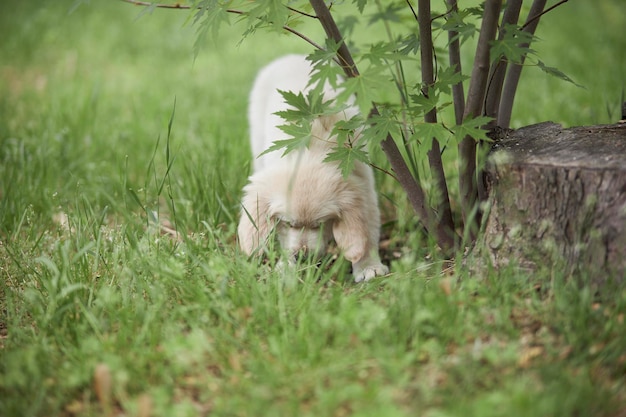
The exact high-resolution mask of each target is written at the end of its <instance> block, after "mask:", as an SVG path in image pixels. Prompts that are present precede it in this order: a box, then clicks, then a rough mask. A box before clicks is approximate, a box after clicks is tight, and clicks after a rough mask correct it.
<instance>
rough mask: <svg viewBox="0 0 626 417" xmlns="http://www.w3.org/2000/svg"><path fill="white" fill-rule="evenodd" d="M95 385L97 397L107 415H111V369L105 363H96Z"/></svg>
mask: <svg viewBox="0 0 626 417" xmlns="http://www.w3.org/2000/svg"><path fill="white" fill-rule="evenodd" d="M93 385H94V390H95V392H96V397H97V398H98V402H99V403H100V406H102V411H103V412H104V415H105V416H107V417H108V416H110V415H111V410H112V408H113V407H112V405H111V385H112V383H111V370H110V369H109V367H108V366H107V365H105V364H103V363H100V364H98V365H96V369H95V370H94V373H93Z"/></svg>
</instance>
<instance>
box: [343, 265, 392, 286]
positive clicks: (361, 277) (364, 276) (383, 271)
mask: <svg viewBox="0 0 626 417" xmlns="http://www.w3.org/2000/svg"><path fill="white" fill-rule="evenodd" d="M388 273H389V268H387V266H386V265H383V264H382V263H375V264H372V265H366V266H365V267H360V268H357V267H353V271H352V274H353V275H354V282H365V281H369V280H370V279H372V278H374V277H378V276H382V275H387V274H388Z"/></svg>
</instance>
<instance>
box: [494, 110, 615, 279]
mask: <svg viewBox="0 0 626 417" xmlns="http://www.w3.org/2000/svg"><path fill="white" fill-rule="evenodd" d="M498 136H499V137H498V138H496V139H495V144H494V147H493V150H492V152H491V154H490V157H489V158H488V163H487V167H486V183H487V189H488V191H489V203H490V204H489V205H488V214H487V217H486V223H485V231H484V239H485V245H484V248H485V249H486V250H487V252H488V254H489V257H490V259H491V262H492V263H493V265H495V266H496V267H500V266H503V265H508V264H510V263H511V262H514V263H515V264H517V265H520V266H522V267H524V268H529V269H530V270H535V269H537V268H540V267H543V266H549V267H556V268H559V269H558V270H562V271H563V272H564V273H565V274H567V275H571V274H575V275H576V276H579V277H581V278H583V279H585V280H588V281H591V282H592V283H595V284H599V285H603V284H605V283H606V282H607V281H609V280H610V281H617V282H624V278H625V277H626V124H616V125H602V126H589V127H575V128H569V129H563V128H562V127H561V126H560V125H558V124H555V123H550V122H547V123H541V124H538V125H533V126H528V127H525V128H521V129H518V130H515V131H505V132H499V133H498ZM561 268H562V269H561Z"/></svg>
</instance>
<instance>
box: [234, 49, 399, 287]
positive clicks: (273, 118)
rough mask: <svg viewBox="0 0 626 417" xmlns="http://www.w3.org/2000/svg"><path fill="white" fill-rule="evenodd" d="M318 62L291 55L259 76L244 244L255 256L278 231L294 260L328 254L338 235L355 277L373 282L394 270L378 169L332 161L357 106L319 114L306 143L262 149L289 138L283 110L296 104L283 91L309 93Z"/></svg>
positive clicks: (328, 93) (328, 91)
mask: <svg viewBox="0 0 626 417" xmlns="http://www.w3.org/2000/svg"><path fill="white" fill-rule="evenodd" d="M312 69H313V68H312V65H311V63H310V62H309V61H307V60H306V59H305V56H303V55H302V56H301V55H288V56H285V57H282V58H279V59H277V60H276V61H273V62H272V63H270V64H269V65H268V66H266V67H265V68H263V69H262V70H261V71H260V72H259V74H258V76H257V78H256V80H255V82H254V86H253V88H252V92H251V94H250V106H249V114H248V117H249V123H250V141H251V147H252V152H253V154H254V157H255V160H254V172H253V174H252V175H251V176H250V178H249V183H248V184H247V185H246V186H245V188H244V190H243V191H244V197H243V201H242V212H241V218H240V223H239V227H238V231H237V234H238V239H239V245H240V247H241V249H242V250H243V251H244V252H245V253H246V254H248V255H252V254H255V253H261V252H262V251H263V249H264V248H265V244H266V241H267V239H268V237H270V236H271V235H272V232H273V231H274V230H275V231H276V235H277V236H278V241H279V244H280V246H281V249H282V250H283V251H285V252H286V255H287V257H288V262H289V263H293V262H295V261H296V260H297V259H298V257H300V256H301V255H304V254H312V255H314V256H321V255H323V254H324V253H326V248H327V244H328V243H329V242H330V241H331V240H333V239H334V240H335V242H336V243H337V246H338V248H339V249H340V250H341V251H342V253H343V255H344V256H345V257H346V259H348V260H349V261H350V262H351V263H352V273H353V275H354V279H355V281H357V282H360V281H367V280H369V279H371V278H373V277H375V276H379V275H385V274H387V273H388V272H389V270H388V268H387V267H386V266H385V265H383V264H382V263H381V262H380V257H379V254H378V240H379V234H380V213H379V209H378V198H377V195H376V190H375V188H374V176H373V174H372V169H371V168H370V167H369V166H368V165H366V164H363V163H360V162H357V163H356V165H355V168H354V170H353V171H352V172H351V174H350V175H349V176H348V177H343V175H342V173H341V170H340V169H339V167H338V163H336V162H324V159H325V158H326V155H327V153H328V152H329V150H330V149H332V148H333V147H334V146H336V138H335V137H334V136H333V135H332V130H333V127H334V125H335V123H337V122H338V121H339V120H347V119H349V118H351V117H352V116H354V115H356V114H357V109H356V108H355V107H349V108H348V109H346V110H343V111H341V112H340V113H337V114H335V115H331V116H324V117H320V118H318V119H316V120H315V121H314V122H313V123H312V126H311V129H312V139H311V142H310V145H309V147H308V148H306V149H302V150H298V151H292V152H290V153H288V154H286V155H285V156H281V155H282V151H276V152H271V153H267V154H264V155H261V153H263V152H264V151H265V150H266V149H268V148H269V147H270V146H271V145H272V143H273V142H274V141H277V140H282V139H288V138H289V137H288V136H287V135H286V134H285V133H284V132H283V131H282V130H280V129H279V128H278V126H280V125H283V124H285V122H284V120H283V119H281V118H280V117H279V116H277V115H276V114H275V113H276V112H278V111H283V110H286V109H287V108H288V106H287V104H286V103H285V101H284V99H283V97H282V95H281V94H280V93H279V92H278V91H277V90H282V91H291V92H294V93H296V94H297V93H299V92H303V93H305V95H306V91H307V90H308V89H309V88H312V87H311V86H308V84H309V79H310V78H309V76H310V73H311V71H312ZM336 94H337V92H336V91H334V90H333V89H332V88H331V87H330V86H327V87H326V88H325V89H324V95H325V99H327V100H328V99H332V98H334V97H335V96H336Z"/></svg>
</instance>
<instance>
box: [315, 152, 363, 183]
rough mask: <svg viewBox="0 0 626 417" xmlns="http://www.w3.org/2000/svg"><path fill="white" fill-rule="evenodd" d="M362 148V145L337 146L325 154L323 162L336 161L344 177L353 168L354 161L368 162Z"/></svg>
mask: <svg viewBox="0 0 626 417" xmlns="http://www.w3.org/2000/svg"><path fill="white" fill-rule="evenodd" d="M363 148H364V146H363V145H361V146H359V147H353V146H337V147H335V148H333V149H332V151H330V152H329V153H328V154H327V155H326V159H324V162H333V161H338V162H339V169H340V170H341V174H342V175H343V176H344V178H346V177H348V175H350V173H351V172H352V170H353V169H354V165H355V164H356V162H363V163H364V164H367V163H368V162H369V161H368V158H367V152H365V151H364V150H363Z"/></svg>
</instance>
